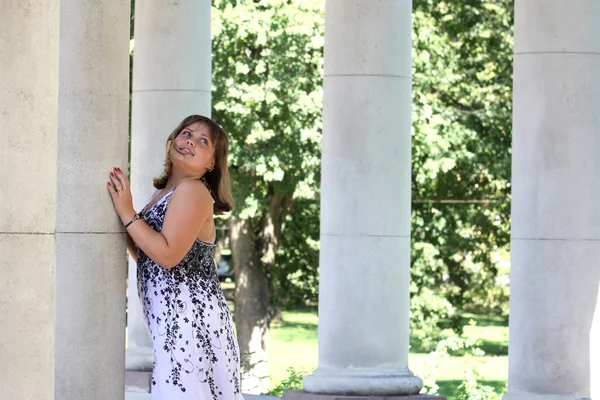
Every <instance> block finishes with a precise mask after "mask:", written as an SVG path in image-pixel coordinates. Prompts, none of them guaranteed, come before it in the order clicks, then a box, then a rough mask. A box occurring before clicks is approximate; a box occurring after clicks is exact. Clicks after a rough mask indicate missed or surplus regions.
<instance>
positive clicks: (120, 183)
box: [107, 168, 136, 224]
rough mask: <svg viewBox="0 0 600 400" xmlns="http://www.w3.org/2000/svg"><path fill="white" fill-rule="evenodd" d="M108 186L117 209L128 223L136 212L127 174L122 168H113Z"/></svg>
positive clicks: (124, 221) (120, 216)
mask: <svg viewBox="0 0 600 400" xmlns="http://www.w3.org/2000/svg"><path fill="white" fill-rule="evenodd" d="M107 186H108V191H109V192H110V197H111V198H112V202H113V206H114V207H115V211H116V213H117V215H118V216H119V218H121V221H122V222H123V224H126V223H127V222H129V221H130V220H131V219H132V218H133V217H134V216H135V214H136V212H135V210H134V209H133V199H132V197H131V188H130V187H129V179H127V175H125V173H123V171H121V169H120V168H115V169H113V171H111V173H110V181H109V182H108V183H107Z"/></svg>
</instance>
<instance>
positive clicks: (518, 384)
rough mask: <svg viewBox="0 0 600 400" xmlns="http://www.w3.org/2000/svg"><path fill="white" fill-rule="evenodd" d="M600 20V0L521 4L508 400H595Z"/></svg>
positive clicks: (516, 74)
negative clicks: (585, 399) (593, 392)
mask: <svg viewBox="0 0 600 400" xmlns="http://www.w3.org/2000/svg"><path fill="white" fill-rule="evenodd" d="M599 20H600V3H598V2H597V1H596V0H577V1H569V2H565V1H562V0H546V1H539V0H536V1H531V0H516V2H515V59H514V60H515V61H514V100H513V110H514V111H513V176H512V182H513V197H512V238H511V258H512V268H511V299H510V311H511V315H510V341H509V380H508V393H507V395H506V396H505V397H504V398H505V399H507V400H514V399H519V400H521V399H524V400H525V399H527V400H528V399H540V400H541V399H544V400H548V399H550V400H575V399H583V398H589V397H590V395H591V393H590V385H591V383H592V381H596V382H597V381H598V379H600V377H599V376H598V375H595V376H594V375H592V372H591V367H590V365H592V364H594V363H597V362H598V360H597V359H594V358H593V357H597V356H598V354H597V353H596V355H595V356H594V355H593V354H592V352H591V351H590V350H591V349H593V348H594V347H595V346H597V344H598V341H599V340H600V338H598V336H595V337H594V336H592V335H591V332H592V331H591V329H592V326H593V324H594V320H595V323H596V325H597V323H598V318H600V310H598V309H597V305H596V303H597V298H598V285H599V283H600V207H599V205H600V179H599V175H600V25H599V24H598V21H599ZM595 395H596V396H600V394H599V393H596V394H595ZM594 398H596V397H594Z"/></svg>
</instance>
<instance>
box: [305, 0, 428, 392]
mask: <svg viewBox="0 0 600 400" xmlns="http://www.w3.org/2000/svg"><path fill="white" fill-rule="evenodd" d="M325 12H326V14H325V81H324V92H325V94H324V96H325V97H324V121H323V123H324V128H323V156H322V160H323V161H322V162H323V164H322V165H323V166H322V168H323V169H322V184H321V256H320V257H321V258H320V268H321V271H320V291H319V367H318V368H317V369H316V370H315V371H314V372H313V373H312V374H311V375H309V376H307V377H306V378H305V379H304V389H305V390H306V391H308V392H314V393H327V394H351V395H365V396H367V395H378V396H379V395H381V396H393V395H410V394H415V393H418V392H419V390H420V389H421V386H422V382H421V379H419V378H418V377H416V376H414V375H413V374H412V372H411V371H410V370H409V369H408V347H409V342H408V340H409V335H408V322H409V277H410V273H409V269H410V214H411V207H410V199H411V46H412V41H411V31H412V30H411V12H412V4H411V1H410V0H389V1H385V2H373V1H371V0H327V2H326V11H325Z"/></svg>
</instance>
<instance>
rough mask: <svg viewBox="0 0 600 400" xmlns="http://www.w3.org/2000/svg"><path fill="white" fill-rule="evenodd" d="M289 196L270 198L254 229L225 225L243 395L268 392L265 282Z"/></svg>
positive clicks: (243, 223) (233, 221)
mask: <svg viewBox="0 0 600 400" xmlns="http://www.w3.org/2000/svg"><path fill="white" fill-rule="evenodd" d="M292 195H293V194H292V193H290V194H288V195H285V196H272V197H271V199H270V202H269V208H268V209H267V210H266V212H265V214H264V215H263V218H261V220H260V226H259V227H258V229H254V227H253V226H252V220H249V219H248V220H243V219H239V218H237V217H231V218H230V221H229V232H230V238H231V251H232V257H233V265H234V270H235V282H236V286H235V325H236V328H237V335H238V341H239V345H240V352H241V353H242V354H244V353H245V354H246V355H247V358H246V357H244V367H243V368H242V369H243V370H244V376H243V385H244V391H245V392H247V393H265V392H266V391H268V386H269V379H268V378H269V368H268V341H269V323H270V320H271V307H270V305H271V302H270V293H269V286H270V285H269V284H270V282H269V279H270V271H271V268H273V266H274V265H275V254H276V252H277V247H278V245H279V243H280V240H281V228H282V224H283V221H284V220H285V217H286V215H287V213H288V212H289V211H290V209H291V205H292Z"/></svg>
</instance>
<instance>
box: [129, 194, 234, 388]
mask: <svg viewBox="0 0 600 400" xmlns="http://www.w3.org/2000/svg"><path fill="white" fill-rule="evenodd" d="M174 190H175V188H174V189H172V190H171V191H170V192H168V193H167V194H166V195H165V196H164V197H163V198H162V199H160V200H159V201H158V202H157V203H156V204H154V205H153V206H152V207H151V208H150V209H148V210H147V211H146V212H145V213H144V214H143V216H142V217H143V219H144V221H145V222H146V223H147V224H148V225H149V226H150V227H151V228H152V229H154V230H155V231H157V232H160V231H161V228H162V224H163V222H164V217H165V213H166V209H167V205H168V202H169V198H170V197H171V195H172V194H173V191H174ZM214 248H215V245H214V244H212V243H208V242H203V241H200V240H196V241H194V244H193V245H192V248H191V249H190V251H189V252H188V253H187V254H186V255H185V257H184V258H183V260H182V261H181V262H180V263H179V264H178V265H177V266H175V267H173V268H171V269H165V268H162V267H161V266H159V265H158V264H157V263H156V262H154V261H153V260H151V259H150V258H149V257H148V256H147V255H146V254H145V253H144V252H143V251H142V250H138V260H137V266H138V267H137V280H138V293H139V296H140V300H141V302H142V306H143V310H144V317H145V320H146V323H147V326H148V328H149V331H150V335H151V337H152V342H153V347H154V373H153V382H152V383H153V385H173V386H176V387H177V388H179V390H180V391H181V393H185V392H186V391H188V390H190V389H191V388H189V387H188V386H189V385H207V386H208V388H209V389H210V393H211V394H212V397H213V399H214V400H217V399H222V398H225V399H229V398H232V395H235V394H239V393H240V392H241V388H240V366H239V365H240V359H239V349H238V344H237V341H236V339H235V335H234V330H233V323H232V318H231V312H230V311H229V308H228V307H227V303H226V301H225V296H224V295H223V292H222V290H221V286H220V284H219V278H218V275H217V271H216V268H215V263H214ZM219 371H221V372H220V373H219ZM222 371H226V373H225V374H223V372H222ZM161 379H162V381H161ZM231 392H233V393H231ZM224 393H226V394H225V395H224Z"/></svg>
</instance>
